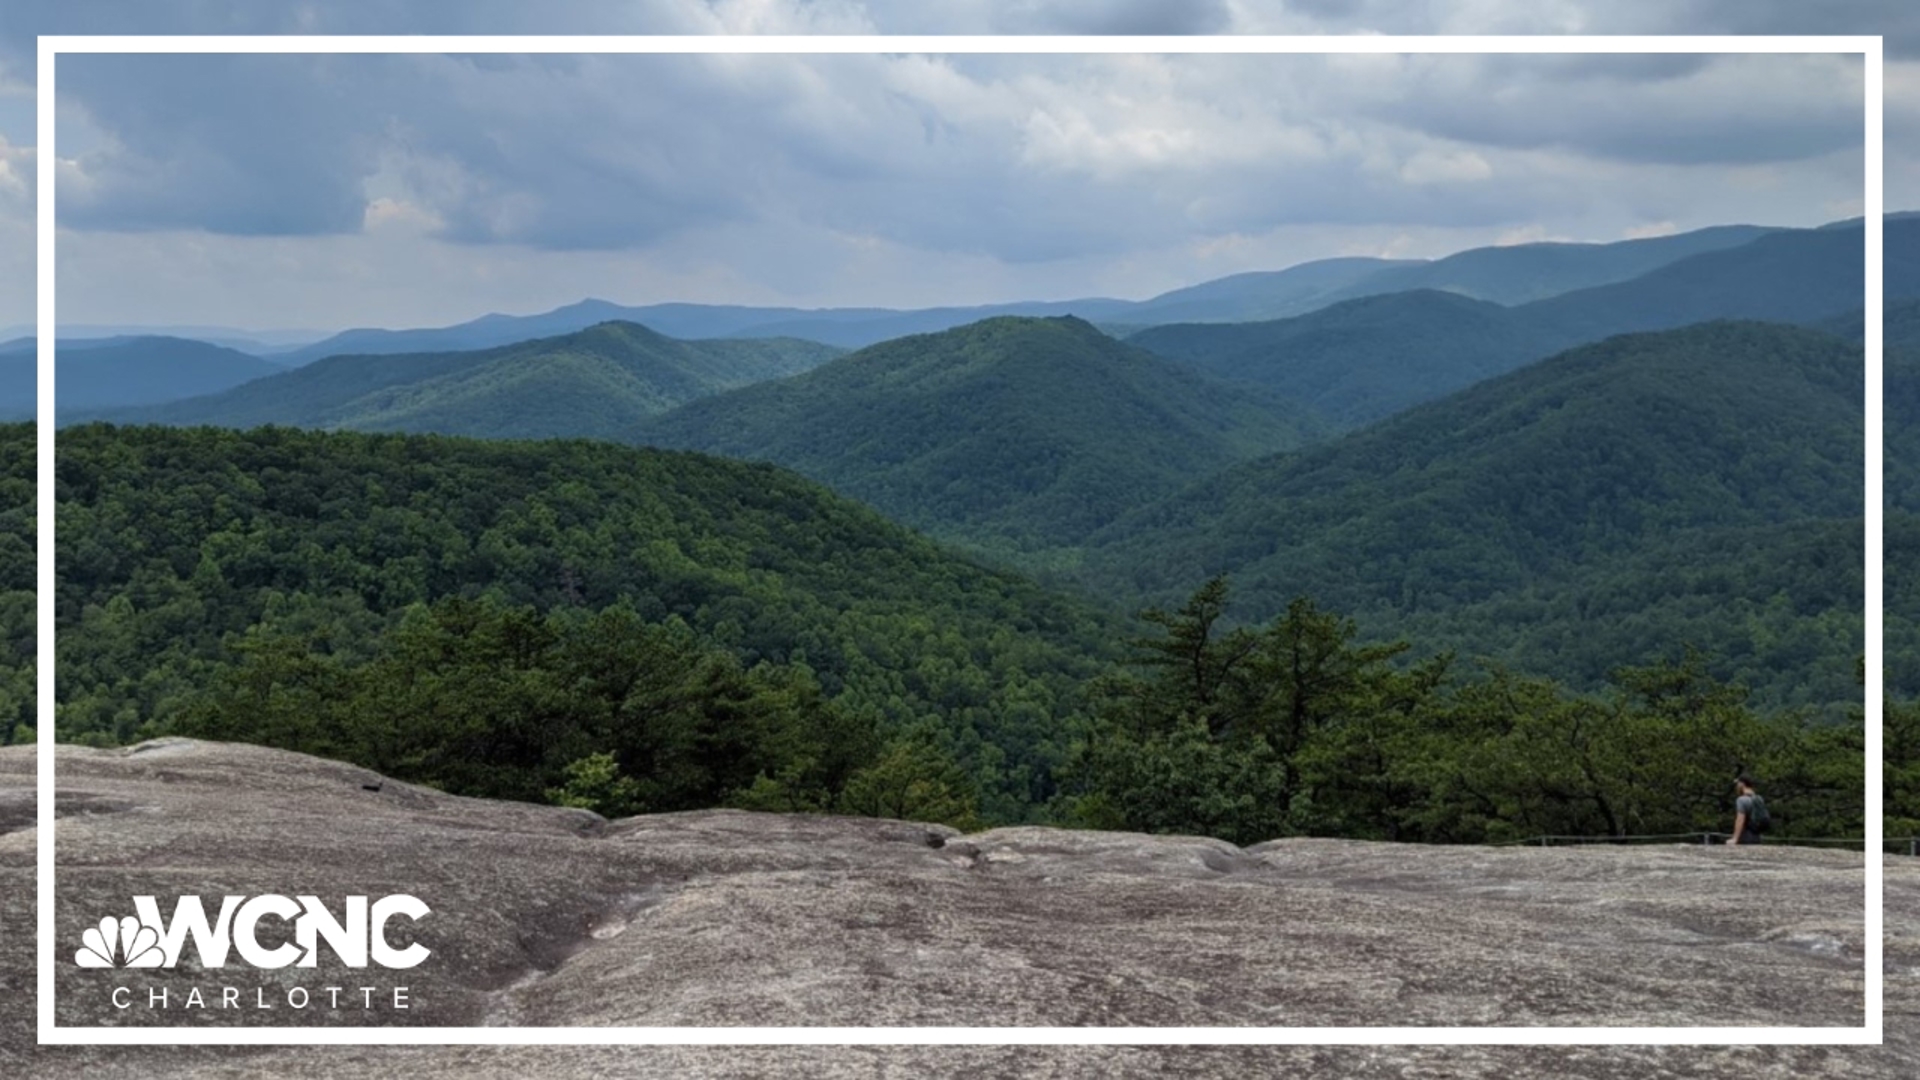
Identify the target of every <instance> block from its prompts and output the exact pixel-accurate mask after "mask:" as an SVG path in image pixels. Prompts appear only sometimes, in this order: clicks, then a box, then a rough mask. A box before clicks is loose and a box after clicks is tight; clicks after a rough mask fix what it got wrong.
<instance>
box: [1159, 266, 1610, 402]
mask: <svg viewBox="0 0 1920 1080" xmlns="http://www.w3.org/2000/svg"><path fill="white" fill-rule="evenodd" d="M1127 343H1128V344H1130V345H1138V346H1140V347H1141V348H1143V349H1147V350H1149V351H1151V352H1154V353H1157V354H1159V355H1161V356H1165V357H1168V358H1169V359H1173V360H1178V361H1180V362H1182V363H1186V364H1191V365H1193V367H1195V368H1196V369H1198V370H1200V371H1202V372H1205V373H1206V374H1208V375H1213V376H1216V377H1218V378H1222V379H1230V380H1233V381H1235V382H1238V383H1242V384H1245V385H1248V386H1257V387H1261V388H1263V389H1265V390H1268V391H1270V392H1272V393H1275V394H1279V395H1281V396H1283V397H1287V398H1290V399H1292V400H1296V401H1299V402H1301V403H1303V404H1305V405H1307V406H1309V407H1311V408H1312V409H1313V410H1314V412H1315V413H1317V414H1319V415H1320V416H1322V417H1324V418H1326V419H1327V420H1328V421H1329V422H1331V423H1333V424H1335V425H1337V426H1338V427H1341V428H1352V427H1358V426H1361V425H1364V424H1367V423H1371V422H1372V421H1374V420H1378V419H1380V418H1381V417H1384V416H1388V415H1391V414H1393V413H1396V412H1399V411H1400V410H1402V409H1405V408H1408V407H1410V406H1412V405H1416V404H1418V403H1420V402H1423V401H1431V400H1433V399H1435V398H1438V397H1443V396H1445V395H1446V394H1449V393H1452V392H1453V391H1455V390H1458V389H1460V388H1462V387H1465V386H1470V385H1472V384H1473V383H1476V382H1479V381H1480V380H1482V379H1486V378H1491V377H1492V376H1494V375H1499V374H1503V373H1505V372H1508V371H1512V370H1513V369H1515V368H1517V367H1520V366H1522V365H1524V364H1527V363H1529V362H1531V361H1534V360H1538V359H1540V358H1541V357H1544V356H1547V355H1549V354H1551V353H1553V352H1554V351H1555V350H1557V349H1560V348H1564V347H1565V346H1567V345H1569V344H1572V340H1571V339H1568V338H1565V337H1563V336H1562V335H1559V334H1556V333H1553V332H1552V331H1551V330H1550V329H1546V328H1542V327H1539V326H1536V325H1535V324H1533V323H1531V322H1529V321H1527V320H1524V319H1519V318H1516V317H1515V316H1514V314H1513V311H1512V309H1510V308H1504V307H1501V306H1500V305H1498V304H1494V303H1489V302H1487V301H1485V300H1474V299H1471V298H1469V297H1465V296H1458V295H1455V294H1453V293H1445V292H1436V291H1433V290H1428V289H1421V290H1414V291H1411V292H1397V293H1388V294H1385V295H1382V296H1370V297H1366V298H1364V299H1359V300H1348V301H1345V302H1343V303H1339V304H1335V305H1333V306H1331V307H1327V308H1324V309H1322V310H1320V311H1316V312H1314V313H1312V314H1310V315H1303V316H1300V317H1298V318H1292V319H1282V320H1279V321H1277V322H1258V323H1221V324H1176V325H1170V326H1156V327H1153V328H1151V329H1148V330H1143V331H1141V332H1140V333H1137V334H1134V335H1133V336H1131V337H1129V338H1127Z"/></svg>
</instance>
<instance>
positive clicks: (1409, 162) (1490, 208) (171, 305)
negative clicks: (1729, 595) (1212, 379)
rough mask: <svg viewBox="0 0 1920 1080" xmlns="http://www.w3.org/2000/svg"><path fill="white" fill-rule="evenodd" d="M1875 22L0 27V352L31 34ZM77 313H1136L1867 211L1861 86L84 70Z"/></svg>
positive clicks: (32, 12)
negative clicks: (1239, 279) (1044, 306)
mask: <svg viewBox="0 0 1920 1080" xmlns="http://www.w3.org/2000/svg"><path fill="white" fill-rule="evenodd" d="M421 32H430V33H446V34H454V33H508V34H523V33H555V32H565V33H716V32H725V33H769V32H779V33H815V32H821V33H868V32H881V33H998V34H1023V33H1036V32H1045V33H1210V34H1233V33H1324V34H1344V33H1355V32H1390V33H1469V32H1472V33H1883V34H1885V35H1887V43H1888V68H1887V79H1886V106H1887V128H1886V162H1887V168H1886V174H1885V181H1886V199H1887V205H1888V206H1889V207H1890V208H1902V207H1920V5H1915V4H1911V3H1908V2H1904V0H1886V2H1877V0H1875V2H1866V0H1860V2H1853V3H1847V2H1839V3H1831V4H1823V5H1806V4H1802V3H1798V2H1784V0H1783V2H1774V0H1657V2H1654V0H1649V2H1645V3H1626V2H1622V0H1528V2H1525V3H1522V2H1518V0H1515V2H1490V0H1448V2H1438V3H1433V4H1429V5H1412V6H1410V5H1405V4H1397V3H1389V2H1386V0H1379V2H1375V0H1290V2H1285V3H1281V2H1257V0H1210V2H1197V3H1190V4H1183V5H1165V4H1158V3H1150V2H1146V0H1067V2H1052V3H1046V4H1042V3H1039V2H1037V0H1005V2H999V3H985V2H978V0H868V2H865V3H857V2H850V0H849V2H837V0H828V2H800V0H712V2H702V0H661V2H655V3H633V2H620V3H612V2H609V3H587V2H583V0H572V2H566V0H562V2H556V3H546V4H542V5H537V6H536V5H528V4H521V3H512V2H507V0H470V2H466V3H459V4H454V3H447V2H425V0H420V2H412V3H406V2H396V3H388V4H381V5H366V4H359V3H350V2H336V3H290V4H270V5H263V4H258V3H251V2H248V0H88V2H80V3H74V2H71V0H68V2H61V0H7V3H6V4H5V5H4V6H0V327H7V326H10V325H16V324H25V323H28V322H30V321H31V320H32V317H33V311H34V282H33V269H34V268H33V252H34V243H33V237H34V223H33V205H34V184H35V167H36V151H35V146H36V144H37V142H38V137H37V132H36V127H35V114H34V108H35V95H34V79H35V65H34V55H33V36H34V35H35V34H39V33H66V34H86V33H421ZM59 75H60V78H59V94H58V103H57V104H58V120H57V123H58V125H59V157H60V161H59V163H58V167H57V172H58V181H57V182H58V184H59V199H60V235H59V241H58V242H59V260H60V278H59V282H58V287H59V303H60V316H61V322H62V323H63V324H113V325H202V326H224V327H238V328H243V329H250V330H269V329H291V328H300V329H309V330H313V331H331V330H337V329H342V328H346V327H349V326H392V327H403V326H427V325H442V324H447V323H452V322H459V321H463V320H466V319H470V318H473V317H476V316H478V315H481V314H484V313H487V312H508V313H515V314H525V313H532V312H538V311H544V310H548V309H551V308H553V307H557V306H559V305H562V304H566V303H570V302H573V301H576V300H579V299H581V298H583V297H588V296H592V297H599V298H603V299H608V300H613V301H616V302H620V303H626V304H645V303H655V302H664V301H696V302H707V303H750V304H773V305H793V306H800V307H823V306H889V307H918V306H934V305H949V304H980V303H991V302H999V301H1007V300H1016V299H1067V298H1072V297H1080V296H1114V297H1122V298H1132V299H1139V298H1145V297H1148V296H1152V295H1155V294H1157V293H1160V292H1163V291H1166V290H1169V289H1173V288H1178V287H1181V286H1185V285H1190V284H1193V283H1196V282H1199V281H1203V280H1207V279H1211V278H1216V277H1221V276H1224V275H1227V274H1232V273H1238V272H1242V271H1249V270H1272V269H1279V268H1282V267H1285V266H1288V265H1292V264H1295V263H1298V262H1302V261H1306V260H1309V259H1315V258H1323V257H1329V256H1336V255H1373V256H1389V257H1433V256H1437V255H1442V254H1446V253H1449V252H1452V251H1457V250H1461V249H1464V248H1468V247H1476V246H1481V245H1485V244H1496V243H1515V242H1525V241H1530V240H1579V241H1610V240H1617V239H1623V238H1628V237H1635V236H1650V235H1660V234H1663V233H1669V232H1675V231H1683V230H1688V229H1693V228H1699V227H1703V226H1707V225H1714V224H1724V223H1730V222H1753V223H1761V224H1771V225H1798V226H1808V225H1817V224H1821V223H1824V222H1827V221H1831V220H1835V219H1838V218H1843V217H1848V216H1853V215H1857V214H1858V213H1859V212H1860V209H1861V206H1860V191H1861V184H1862V175H1863V174H1862V168H1863V153H1862V148H1861V139H1860V127H1861V124H1860V109H1861V102H1862V94H1863V85H1862V71H1861V66H1860V64H1859V62H1858V61H1857V60H1851V59H1848V58H1843V57H1833V56H1817V55H1800V56H1728V57H1692V56H1680V57H1673V56H1626V57H1617V58H1608V57H1595V56H1586V57H1581V56H1539V57H1511V56H1510V57H1497V56H1458V57H1451V56H1345V57H1337V56H1334V57H1320V56H1308V57H1273V56H1268V57H1250V56H1240V57H1233V56H1186V57H1181V56H1140V55H1120V56H1105V57H1067V56H1040V57H1018V56H959V55H935V56H924V55H922V56H911V55H909V56H898V55H896V56H851V57H797V56H761V57H748V56H742V57H724V56H705V57H639V56H625V57H623V56H608V55H588V56H563V57H536V56H464V57H463V56H371V57H349V56H232V57H221V56H205V55H202V56H154V57H133V56H69V57H63V58H62V60H61V61H60V70H59Z"/></svg>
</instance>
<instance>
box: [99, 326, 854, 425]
mask: <svg viewBox="0 0 1920 1080" xmlns="http://www.w3.org/2000/svg"><path fill="white" fill-rule="evenodd" d="M839 353H840V350H839V349H836V348H833V347H832V346H828V345H821V344H818V343H816V342H811V341H799V340H794V339H790V338H773V339H756V340H719V341H679V340H676V339H673V338H668V337H663V336H662V335H660V334H657V333H655V332H653V331H652V330H649V329H647V328H646V327H644V326H638V325H635V324H633V323H603V324H600V325H598V326H594V327H590V328H588V329H586V330H581V331H577V332H575V333H571V334H564V335H560V336H558V337H554V338H545V339H541V340H537V341H530V342H522V343H518V344H514V345H504V346H501V347H499V348H494V349H481V350H475V351H471V352H451V353H414V354H403V355H394V356H333V357H328V358H326V359H325V360H322V361H319V362H317V363H313V364H308V365H307V366H305V367H301V368H296V369H294V370H292V371H287V372H284V373H281V374H279V375H276V376H275V377H273V378H265V379H260V380H258V381H254V382H249V383H247V384H245V385H243V386H239V387H236V388H235V389H232V390H230V391H228V392H226V393H224V394H218V395H213V396H208V397H196V398H189V399H186V400H183V401H176V402H173V403H171V404H169V405H164V406H159V407H154V408H148V409H130V410H116V411H111V412H106V413H104V415H105V416H107V417H108V418H111V419H115V420H119V421H122V422H128V423H156V422H157V423H168V424H221V425H225V426H228V427H254V426H257V425H260V424H286V425H291V426H296V427H324V428H354V429H358V430H364V431H428V432H439V433H443V434H452V435H462V434H464V435H480V436H487V437H492V438H541V437H552V436H559V435H567V436H582V437H589V438H605V439H619V438H623V437H624V436H626V435H627V434H628V433H630V432H631V431H632V430H633V429H634V426H635V425H636V424H637V423H639V422H640V421H641V420H642V419H644V418H645V417H648V416H651V415H653V414H654V413H658V412H661V411H664V410H666V409H669V408H672V407H673V406H675V405H679V404H682V403H684V402H687V401H691V400H693V399H694V398H697V397H701V396H703V395H706V394H712V393H716V392H718V391H721V390H725V389H729V388H732V387H737V386H744V385H746V384H748V383H752V382H757V381H760V380H763V379H772V378H777V377H779V376H782V375H792V374H796V373H798V372H802V371H806V370H808V369H809V368H812V367H814V366H816V365H818V364H820V363H822V362H824V361H826V360H828V359H830V358H832V357H834V356H837V355H839ZM62 412H63V416H66V415H70V414H67V413H66V412H65V409H64V406H63V410H62ZM79 415H81V416H82V417H84V416H85V415H86V413H85V412H84V411H82V412H80V414H79Z"/></svg>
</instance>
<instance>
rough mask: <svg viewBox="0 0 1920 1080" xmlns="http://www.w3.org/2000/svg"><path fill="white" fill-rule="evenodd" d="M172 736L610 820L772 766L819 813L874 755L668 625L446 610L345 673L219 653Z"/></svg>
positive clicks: (834, 718)
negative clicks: (572, 808)
mask: <svg viewBox="0 0 1920 1080" xmlns="http://www.w3.org/2000/svg"><path fill="white" fill-rule="evenodd" d="M230 644H231V649H232V651H233V653H235V654H236V655H237V659H236V662H234V663H231V664H228V665H223V666H222V667H220V668H219V669H218V670H216V671H215V672H214V674H213V676H212V678H211V679H210V681H209V684H208V685H207V686H206V687H205V689H204V690H203V691H202V692H200V693H197V694H195V695H194V696H193V697H192V698H191V699H190V701H189V702H188V703H187V704H186V705H185V706H184V707H183V708H182V709H181V711H180V712H179V713H178V714H177V716H175V717H174V718H173V722H172V724H171V725H170V730H173V731H176V732H179V733H181V734H186V735H195V736H201V737H205V738H212V739H226V740H238V741H246V742H259V743H267V744H270V745H273V746H280V747H285V748H288V749H295V750H301V751H304V752H308V753H314V754H320V755H323V756H327V757H333V758H340V759H345V760H348V761H356V762H359V763H361V764H363V765H366V766H368V767H369V768H373V769H376V770H379V771H380V772H382V773H385V774H387V775H391V776H396V777H399V778H401V779H406V780H413V781H417V782H422V783H429V784H433V785H436V786H439V787H443V788H446V789H448V790H450V791H456V792H460V793H463V794H470V795H481V796H489V797H494V798H508V799H521V800H538V799H541V798H542V797H548V798H552V799H553V800H554V801H558V802H562V803H564V804H567V805H577V806H587V807H588V808H590V809H594V810H598V811H600V812H602V813H607V814H633V813H657V812H661V811H667V810H687V809H694V808H697V807H705V806H714V805H718V804H720V803H722V802H725V801H727V800H728V799H729V798H731V797H734V796H736V795H738V794H741V793H744V792H745V791H746V790H747V789H748V788H750V787H751V786H752V785H753V784H754V782H755V780H756V778H758V777H761V776H772V775H773V774H776V773H782V772H783V771H784V773H785V775H784V783H785V784H786V786H787V787H788V789H789V791H790V793H791V794H792V796H793V797H794V798H796V799H802V800H811V801H812V802H814V803H821V802H824V801H826V800H828V799H830V798H831V797H832V796H833V794H834V793H835V792H837V791H838V790H839V789H841V788H843V787H845V786H846V783H847V780H848V778H849V777H850V776H851V775H852V774H853V773H854V772H855V771H856V770H857V769H858V768H860V767H861V766H862V765H864V764H866V763H867V762H868V761H869V760H870V759H871V758H872V757H873V756H874V749H875V745H876V742H877V735H876V733H875V732H874V730H873V726H872V721H871V717H867V718H865V719H856V718H855V717H854V716H853V715H851V714H849V713H847V712H843V711H842V710H839V709H836V708H834V707H832V706H831V705H830V704H829V703H828V702H827V701H826V700H825V698H824V696H823V695H822V694H821V691H820V687H819V685H818V683H817V682H816V681H815V680H814V678H813V676H812V673H811V672H808V671H807V670H806V669H804V668H803V667H798V666H793V665H778V664H772V663H764V662H763V663H761V664H758V665H756V666H755V667H753V668H752V669H751V670H748V669H743V668H742V666H741V663H740V661H739V659H738V658H737V657H736V656H735V655H734V654H733V653H731V652H730V651H728V650H725V649H721V648H718V647H716V646H714V645H711V644H706V643H703V642H701V641H700V640H699V639H698V637H697V636H696V635H695V634H694V632H693V631H692V630H691V629H690V628H689V627H688V626H687V625H686V624H685V623H684V622H682V621H680V620H678V619H669V620H668V621H667V622H665V623H648V622H645V621H643V620H642V619H641V618H640V617H639V615H638V614H637V613H636V612H635V611H634V609H633V608H632V607H631V606H628V605H626V604H616V605H614V606H612V607H608V608H606V609H604V610H601V611H599V612H596V613H592V614H588V613H586V612H584V611H582V610H580V609H577V608H561V609H556V610H555V611H553V612H551V613H549V614H547V615H541V614H539V613H538V612H536V611H535V610H534V609H533V608H531V607H509V606H506V605H504V604H502V603H500V602H498V601H494V600H479V601H474V600H464V599H461V598H458V597H449V598H445V599H442V600H440V601H438V602H437V603H435V604H433V605H431V606H428V605H424V604H421V605H414V606H411V607H409V608H408V609H406V610H405V611H404V612H402V613H401V615H400V618H399V621H398V623H397V624H396V625H395V626H394V627H393V628H392V629H391V630H390V631H388V632H387V633H386V634H385V635H383V637H382V639H381V640H380V642H379V643H378V645H377V646H376V648H377V652H376V654H375V655H374V656H372V657H371V658H370V659H367V660H365V661H359V662H356V661H354V660H352V659H343V658H342V657H340V656H338V655H336V654H334V653H332V652H330V651H328V650H327V647H326V645H327V642H326V641H325V640H324V639H317V638H314V637H310V636H302V635H296V634H289V633H286V632H282V631H274V630H269V629H260V628H256V629H255V630H254V631H253V632H251V633H248V634H246V635H244V636H242V637H241V638H240V639H239V640H237V641H233V642H231V643H230Z"/></svg>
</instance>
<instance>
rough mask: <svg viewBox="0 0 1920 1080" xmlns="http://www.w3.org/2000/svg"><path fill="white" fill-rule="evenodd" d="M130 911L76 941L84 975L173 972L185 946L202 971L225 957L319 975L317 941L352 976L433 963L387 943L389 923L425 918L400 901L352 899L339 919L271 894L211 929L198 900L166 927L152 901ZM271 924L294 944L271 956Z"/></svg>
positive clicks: (136, 901)
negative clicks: (372, 967) (371, 968)
mask: <svg viewBox="0 0 1920 1080" xmlns="http://www.w3.org/2000/svg"><path fill="white" fill-rule="evenodd" d="M133 910H134V913H135V914H136V915H138V916H139V917H138V918H134V917H132V916H128V917H123V918H120V919H115V918H113V917H111V916H109V917H107V918H104V919H101V920H100V925H99V926H94V927H89V928H88V929H87V931H86V932H85V933H83V934H81V935H80V949H79V951H78V952H76V953H74V954H73V962H74V963H76V964H78V965H80V966H81V967H83V968H170V967H173V966H174V965H175V964H177V963H179V962H180V954H181V953H182V952H183V951H184V950H185V949H186V945H187V939H188V938H191V939H192V940H193V945H194V949H195V950H196V951H197V952H198V953H199V955H200V966H201V967H203V968H219V967H224V966H226V963H227V954H228V952H230V951H231V952H237V953H239V955H240V959H241V960H243V961H245V962H246V963H248V964H251V965H252V966H254V967H256V968H265V969H268V970H272V969H276V968H284V967H289V966H297V967H305V968H310V967H317V966H318V965H319V943H320V942H321V941H322V940H324V941H325V942H326V943H327V946H328V948H330V949H332V950H333V953H334V955H335V956H337V957H339V958H340V962H341V963H342V964H344V965H345V966H347V967H350V968H363V967H366V966H367V964H368V962H369V961H371V962H372V963H375V964H378V965H380V966H381V967H384V968H410V967H415V966H417V965H418V964H420V962H421V961H423V960H425V959H426V958H427V957H428V956H430V955H432V950H430V949H428V948H427V947H426V946H424V945H421V944H419V943H418V942H415V943H413V944H410V945H408V946H407V947H406V948H404V949H396V948H394V947H393V946H392V945H390V944H388V942H387V932H386V931H387V923H388V922H390V921H391V920H393V919H394V918H395V917H402V918H406V919H408V920H413V921H417V920H419V919H421V918H423V917H425V916H426V915H427V914H429V909H428V907H427V905H426V904H424V903H421V902H420V901H419V900H417V899H415V898H414V897H411V896H408V895H406V894H405V893H396V894H394V895H391V896H383V897H381V898H380V899H378V900H374V901H372V902H371V903H369V901H368V898H367V897H364V896H349V897H347V898H346V904H345V907H344V909H343V911H342V913H341V915H340V916H339V917H337V918H336V917H335V916H334V914H333V912H332V911H329V910H328V909H327V906H326V905H325V904H323V903H321V902H320V898H319V897H317V896H301V897H298V898H293V897H286V896H278V895H273V894H268V895H264V896H256V897H253V898H252V899H248V898H246V897H244V896H228V897H225V898H224V899H223V900H222V901H221V903H220V914H219V915H218V916H217V917H216V918H215V919H214V921H213V922H212V923H209V922H208V921H207V911H206V907H205V906H204V905H202V904H201V902H200V898H199V897H197V896H183V897H180V898H179V900H177V901H176V902H175V903H174V907H173V919H172V921H171V922H169V921H166V920H163V919H162V918H161V917H160V905H159V903H158V902H157V901H156V899H155V898H154V897H151V896H136V897H134V898H133ZM268 917H272V918H277V919H280V920H282V921H284V922H290V923H292V924H293V940H292V941H288V942H282V943H281V944H279V945H276V946H274V947H273V948H267V947H266V946H263V945H261V944H260V938H259V929H260V921H261V920H262V919H265V918H268Z"/></svg>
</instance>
